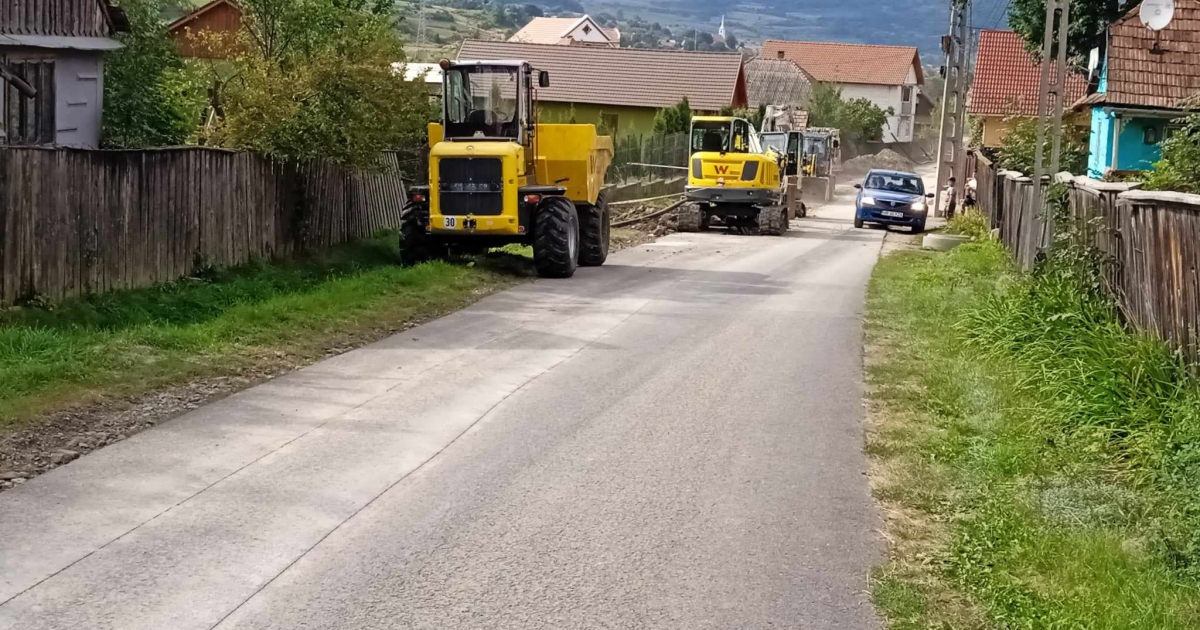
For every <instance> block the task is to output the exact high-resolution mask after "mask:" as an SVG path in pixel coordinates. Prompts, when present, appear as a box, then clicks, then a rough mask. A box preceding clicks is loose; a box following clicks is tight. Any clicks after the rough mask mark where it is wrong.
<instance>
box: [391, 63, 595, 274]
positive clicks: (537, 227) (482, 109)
mask: <svg viewBox="0 0 1200 630" xmlns="http://www.w3.org/2000/svg"><path fill="white" fill-rule="evenodd" d="M440 65H441V67H442V70H443V74H444V78H443V84H442V91H443V99H442V106H443V112H442V122H441V123H431V124H430V125H429V147H430V150H429V185H428V186H414V187H412V188H411V189H410V191H409V192H410V195H409V197H410V201H409V204H408V206H407V207H406V208H405V211H404V215H403V223H402V225H401V230H400V254H401V259H402V262H404V263H405V264H415V263H419V262H422V261H426V260H429V259H432V258H439V257H444V256H447V255H449V254H450V253H452V252H462V253H473V252H481V251H484V250H486V249H489V248H493V247H501V246H504V245H508V244H510V243H521V244H525V245H530V246H532V247H533V261H534V266H535V267H536V268H537V271H538V274H539V275H541V276H543V277H550V278H568V277H570V276H572V275H574V273H575V269H576V267H577V266H579V265H583V266H599V265H602V264H604V261H605V259H606V258H608V245H609V223H610V217H609V212H608V204H607V203H606V201H605V198H604V192H603V188H604V177H605V174H606V173H607V171H608V165H609V163H611V162H612V155H613V144H612V139H611V138H609V137H608V136H600V135H597V133H596V127H595V125H558V124H554V125H551V124H540V123H538V122H537V120H536V112H537V102H536V93H537V92H536V90H537V88H538V87H543V88H544V87H549V85H550V78H549V76H548V74H547V73H546V72H545V71H541V72H536V71H534V69H533V68H532V67H531V66H530V65H529V63H528V62H525V61H457V62H451V61H449V60H442V62H441V64H440Z"/></svg>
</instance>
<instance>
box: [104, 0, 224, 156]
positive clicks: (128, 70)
mask: <svg viewBox="0 0 1200 630" xmlns="http://www.w3.org/2000/svg"><path fill="white" fill-rule="evenodd" d="M167 2H168V0H125V1H124V2H122V3H121V8H122V9H124V11H125V14H126V15H127V16H128V17H129V25H130V32H128V33H121V34H119V35H118V36H117V37H118V39H120V41H121V43H122V44H123V45H124V47H123V48H121V49H120V50H117V51H114V52H112V53H109V55H108V56H107V57H106V60H105V67H104V121H103V143H104V145H105V146H107V147H112V148H126V149H132V148H142V147H153V146H167V145H179V144H183V143H184V142H185V141H186V140H187V139H188V136H189V135H190V134H191V133H192V132H193V131H194V130H195V128H196V124H197V123H198V122H199V120H200V112H201V110H202V109H203V107H204V91H203V88H202V85H201V83H200V81H199V78H198V77H197V76H196V75H194V74H193V73H191V72H189V71H188V70H187V68H186V67H185V66H184V63H183V59H181V58H180V56H179V54H178V53H177V52H176V50H175V45H174V43H173V42H172V41H171V39H170V38H169V37H168V36H167V30H166V27H165V25H164V24H163V22H162V20H161V19H160V18H159V15H160V13H161V11H162V10H163V9H164V8H165V7H166V5H167Z"/></svg>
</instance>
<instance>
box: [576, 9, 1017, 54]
mask: <svg viewBox="0 0 1200 630" xmlns="http://www.w3.org/2000/svg"><path fill="white" fill-rule="evenodd" d="M582 2H583V6H584V8H585V9H587V11H588V13H590V14H592V15H596V14H598V13H609V14H612V15H617V16H619V17H623V19H628V18H633V17H638V18H641V19H643V20H647V21H649V22H659V23H660V24H662V25H663V26H665V27H668V28H670V29H671V30H672V31H674V32H679V31H680V29H682V30H685V31H686V30H688V29H692V28H697V29H700V30H702V31H708V32H715V31H716V30H717V26H718V25H719V24H720V22H721V16H722V15H724V16H725V27H726V29H727V31H728V32H730V33H732V34H734V35H735V36H736V37H737V38H738V39H739V40H740V41H742V42H744V43H746V44H747V45H751V46H753V45H757V44H760V43H762V41H763V40H766V39H773V38H774V39H798V40H814V41H840V42H849V43H862V44H868V43H869V44H891V45H903V46H917V47H918V48H919V49H920V50H921V58H922V60H923V61H925V62H927V63H932V62H935V61H937V60H938V59H939V58H940V55H941V53H940V41H941V37H942V36H943V35H945V34H946V32H947V30H948V29H949V19H950V17H949V16H950V13H949V6H948V5H949V3H948V2H947V1H946V0H803V1H801V2H797V1H796V0H757V1H755V0H582ZM974 4H975V9H974V19H973V22H972V23H973V25H974V26H977V27H980V28H996V27H997V26H999V27H1001V28H1005V26H1004V19H1003V10H1004V7H1005V6H1007V2H1006V0H975V2H974Z"/></svg>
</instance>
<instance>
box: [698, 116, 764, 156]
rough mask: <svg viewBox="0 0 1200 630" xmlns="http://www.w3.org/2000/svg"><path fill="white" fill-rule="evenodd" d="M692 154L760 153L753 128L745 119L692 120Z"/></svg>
mask: <svg viewBox="0 0 1200 630" xmlns="http://www.w3.org/2000/svg"><path fill="white" fill-rule="evenodd" d="M691 135H692V139H691V140H692V153H762V152H763V149H762V144H760V143H759V140H758V134H757V133H755V132H754V126H753V125H751V124H750V121H748V120H746V119H745V118H732V117H729V116H696V117H694V118H692V133H691Z"/></svg>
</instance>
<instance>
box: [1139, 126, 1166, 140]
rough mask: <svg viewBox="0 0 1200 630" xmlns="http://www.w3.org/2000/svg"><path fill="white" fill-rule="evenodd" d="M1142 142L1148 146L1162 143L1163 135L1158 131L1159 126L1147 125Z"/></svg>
mask: <svg viewBox="0 0 1200 630" xmlns="http://www.w3.org/2000/svg"><path fill="white" fill-rule="evenodd" d="M1142 142H1144V143H1146V144H1158V143H1159V142H1162V134H1161V133H1160V132H1159V130H1158V125H1147V126H1146V128H1145V129H1144V130H1143V131H1142Z"/></svg>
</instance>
